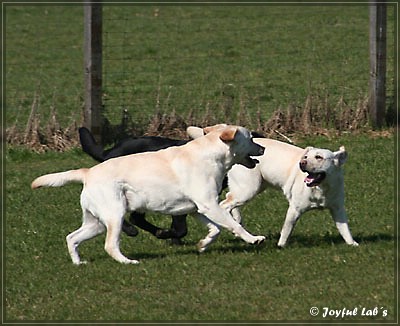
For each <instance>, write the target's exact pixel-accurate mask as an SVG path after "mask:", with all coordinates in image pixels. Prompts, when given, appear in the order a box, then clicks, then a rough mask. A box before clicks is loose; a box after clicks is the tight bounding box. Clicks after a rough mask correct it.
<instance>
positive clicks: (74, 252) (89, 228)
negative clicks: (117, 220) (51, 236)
mask: <svg viewBox="0 0 400 326" xmlns="http://www.w3.org/2000/svg"><path fill="white" fill-rule="evenodd" d="M104 231H105V227H104V225H103V224H102V223H101V222H100V221H99V220H98V219H97V218H96V217H94V216H93V215H92V214H91V213H90V212H89V211H87V210H84V211H83V223H82V226H81V227H80V228H79V229H77V230H76V231H74V232H72V233H70V234H68V236H67V238H66V240H67V246H68V252H69V254H70V256H71V259H72V262H73V263H74V264H75V265H79V264H82V263H85V262H82V261H81V260H80V257H79V253H78V246H79V244H80V243H81V242H83V241H85V240H89V239H91V238H93V237H95V236H96V235H99V234H101V233H103V232H104Z"/></svg>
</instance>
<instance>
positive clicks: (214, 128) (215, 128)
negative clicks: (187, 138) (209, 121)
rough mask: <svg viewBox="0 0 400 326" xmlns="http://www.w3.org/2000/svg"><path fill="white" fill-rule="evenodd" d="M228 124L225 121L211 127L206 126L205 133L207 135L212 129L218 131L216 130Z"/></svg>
mask: <svg viewBox="0 0 400 326" xmlns="http://www.w3.org/2000/svg"><path fill="white" fill-rule="evenodd" d="M227 126H228V125H227V124H225V123H219V124H217V125H214V126H209V127H205V128H204V129H203V130H204V134H205V135H207V134H208V133H209V132H211V131H216V130H220V129H224V128H226V127H227Z"/></svg>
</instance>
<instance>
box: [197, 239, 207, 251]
mask: <svg viewBox="0 0 400 326" xmlns="http://www.w3.org/2000/svg"><path fill="white" fill-rule="evenodd" d="M204 242H205V241H204V240H200V241H199V242H198V243H197V251H198V252H199V253H202V252H204V251H205V250H206V249H207V245H206V244H205V243H204Z"/></svg>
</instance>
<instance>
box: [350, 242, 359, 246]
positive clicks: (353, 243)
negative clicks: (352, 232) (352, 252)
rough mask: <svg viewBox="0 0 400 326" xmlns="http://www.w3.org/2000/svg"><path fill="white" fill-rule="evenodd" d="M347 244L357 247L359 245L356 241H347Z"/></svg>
mask: <svg viewBox="0 0 400 326" xmlns="http://www.w3.org/2000/svg"><path fill="white" fill-rule="evenodd" d="M349 245H350V246H353V247H358V246H359V244H358V242H357V241H353V242H352V243H349Z"/></svg>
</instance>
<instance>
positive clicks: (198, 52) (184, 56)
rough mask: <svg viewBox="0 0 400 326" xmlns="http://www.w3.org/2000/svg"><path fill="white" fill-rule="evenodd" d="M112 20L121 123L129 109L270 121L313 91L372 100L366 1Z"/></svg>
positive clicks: (122, 14)
mask: <svg viewBox="0 0 400 326" xmlns="http://www.w3.org/2000/svg"><path fill="white" fill-rule="evenodd" d="M388 17H389V21H390V22H389V27H388V47H390V48H392V47H393V35H394V32H393V21H392V20H393V10H392V12H390V9H389V15H388ZM103 20H104V26H103V31H104V40H103V42H104V43H103V46H104V57H103V60H104V61H103V64H104V67H103V69H104V90H105V92H104V103H105V107H106V112H107V114H108V116H110V117H115V119H116V120H114V121H115V122H117V120H118V117H119V116H120V112H121V111H123V110H127V111H128V112H130V113H132V115H133V116H134V118H135V119H136V120H137V121H146V119H149V117H150V116H152V115H154V113H155V112H162V113H168V112H171V111H173V112H177V113H179V114H183V115H184V114H186V113H187V112H194V114H198V115H201V114H204V112H206V111H211V112H213V114H215V115H219V114H220V115H221V116H220V118H221V119H228V120H234V119H235V117H236V116H237V114H242V113H243V112H246V114H248V115H250V116H254V115H255V114H256V113H257V112H260V111H261V112H262V115H263V116H265V118H267V117H268V116H270V115H271V114H272V112H273V111H275V110H276V109H278V108H280V107H283V108H286V107H287V106H288V105H294V106H301V105H304V102H305V100H306V98H307V96H310V95H311V96H315V97H318V98H321V99H322V98H323V99H324V103H327V104H328V105H330V106H335V105H336V104H337V103H338V102H339V101H340V99H344V100H345V101H346V102H347V103H349V104H350V105H356V103H357V101H359V100H360V99H362V98H365V97H367V95H368V83H369V38H368V37H369V36H368V32H369V29H368V26H369V25H368V24H369V20H368V6H367V5H364V6H360V5H356V6H348V5H341V6H339V5H330V6H326V5H325V6H324V5H318V6H309V5H303V6H293V5H282V6H271V5H259V6H210V5H208V6H207V5H202V6H159V7H154V6H123V7H120V6H118V7H116V6H109V7H105V8H104V11H103ZM393 56H394V53H393V51H388V93H389V94H394V92H393V83H391V77H392V76H393ZM392 81H393V80H392ZM389 100H390V99H389ZM115 113H117V114H115Z"/></svg>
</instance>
